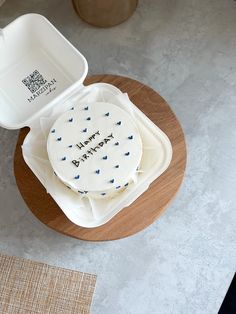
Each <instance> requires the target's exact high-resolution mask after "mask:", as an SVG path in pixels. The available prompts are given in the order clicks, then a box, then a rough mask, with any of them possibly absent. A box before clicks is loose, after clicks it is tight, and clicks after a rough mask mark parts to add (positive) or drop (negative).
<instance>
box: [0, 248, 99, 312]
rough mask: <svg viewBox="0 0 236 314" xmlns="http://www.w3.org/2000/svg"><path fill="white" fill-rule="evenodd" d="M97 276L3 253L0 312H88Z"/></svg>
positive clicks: (1, 261) (0, 264)
mask: <svg viewBox="0 0 236 314" xmlns="http://www.w3.org/2000/svg"><path fill="white" fill-rule="evenodd" d="M95 283H96V275H92V274H87V273H82V272H78V271H73V270H69V269H64V268H59V267H54V266H49V265H47V264H43V263H38V262H33V261H29V260H25V259H21V258H16V257H11V256H6V255H2V254H0V313H1V314H10V313H11V314H13V313H20V314H23V313H24V314H26V313H27V314H28V313H43V314H47V313H56V314H57V313H63V314H67V313H68V314H71V313H76V314H80V313H82V314H86V313H89V310H90V305H91V302H92V297H93V293H94V288H95Z"/></svg>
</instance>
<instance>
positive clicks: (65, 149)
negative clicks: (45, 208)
mask: <svg viewBox="0 0 236 314" xmlns="http://www.w3.org/2000/svg"><path fill="white" fill-rule="evenodd" d="M47 151H48V156H49V160H50V163H51V165H52V168H53V170H54V174H55V175H56V176H57V177H58V178H59V179H60V180H61V181H62V182H63V183H64V184H65V185H66V186H67V187H68V188H70V189H72V190H73V191H75V192H77V193H79V194H80V195H81V196H87V197H93V198H101V197H111V196H114V195H116V193H119V192H121V191H123V190H124V189H126V188H127V187H128V186H129V185H130V184H132V183H133V182H135V178H136V175H137V171H138V169H139V167H140V162H141V158H142V140H141V137H140V134H139V130H138V127H137V126H136V124H135V122H134V120H133V119H132V117H131V116H130V115H129V114H128V113H127V112H126V111H125V110H123V109H121V108H120V107H118V106H116V105H114V104H111V103H105V102H94V103H86V104H79V105H77V106H75V107H72V108H71V109H70V110H68V111H67V112H65V113H63V114H62V115H61V116H60V117H59V118H58V119H57V120H56V121H55V123H54V124H53V126H52V128H51V130H50V132H49V135H48V140H47Z"/></svg>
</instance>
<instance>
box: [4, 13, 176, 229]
mask: <svg viewBox="0 0 236 314" xmlns="http://www.w3.org/2000/svg"><path fill="white" fill-rule="evenodd" d="M87 71H88V65H87V61H86V59H85V58H84V57H83V56H82V55H81V53H80V52H79V51H78V50H77V49H76V48H75V47H74V46H72V45H71V44H70V42H69V41H68V40H66V39H65V38H64V37H63V36H62V35H61V34H60V32H59V31H57V30H56V28H55V27H54V26H53V25H52V24H51V23H50V22H49V21H48V20H47V19H46V18H44V17H43V16H41V15H38V14H27V15H23V16H21V17H19V18H17V19H16V20H15V21H13V22H12V23H10V24H9V25H7V26H6V27H5V28H4V29H2V32H1V33H0V126H2V127H4V128H7V129H20V128H22V127H26V126H28V127H30V132H29V133H28V135H27V136H26V138H25V140H24V144H23V146H22V150H23V157H24V160H25V162H26V163H27V164H28V166H29V167H30V168H31V170H32V171H33V173H34V174H35V175H36V176H37V178H38V179H39V180H40V182H41V183H42V184H43V185H44V186H45V188H46V190H47V192H48V193H50V194H51V196H52V197H53V198H54V200H55V201H56V203H57V204H58V205H59V207H60V208H61V209H62V211H63V212H64V213H65V215H66V216H67V217H68V218H69V219H70V220H71V221H72V222H73V223H75V224H77V225H80V226H83V227H88V228H92V227H96V226H99V225H102V224H104V223H106V222H107V221H109V220H110V219H111V218H112V217H113V216H114V215H116V214H117V213H118V212H119V211H120V210H122V209H123V208H124V207H127V206H129V205H130V204H131V203H132V202H133V201H134V200H135V199H137V198H138V197H139V196H140V195H141V194H142V193H143V192H144V191H145V190H147V189H148V187H149V185H150V184H151V183H152V182H153V181H154V180H155V179H156V178H157V177H159V176H160V175H161V174H162V173H163V172H164V171H165V170H166V169H167V168H168V166H169V164H170V161H171V158H172V147H171V143H170V141H169V139H168V137H167V136H166V135H165V134H164V133H163V132H162V131H161V130H160V129H159V128H158V127H157V126H156V125H155V124H154V123H153V122H152V121H150V120H149V119H148V118H147V117H146V116H145V115H144V114H143V113H142V112H141V111H140V110H139V109H138V108H137V107H136V106H135V105H134V104H132V103H131V102H130V100H129V99H128V96H127V95H125V94H123V93H122V92H121V91H120V90H119V89H117V88H116V87H114V86H112V85H110V84H103V83H98V84H92V85H90V86H88V87H85V86H84V85H83V81H84V79H85V77H86V75H87ZM37 84H40V88H39V86H38V85H37ZM83 101H103V102H104V101H105V102H109V103H113V104H115V105H117V106H120V107H121V108H122V109H124V110H126V111H127V112H129V114H130V115H132V117H133V119H134V120H135V122H136V124H137V126H138V128H139V130H140V134H141V137H142V141H143V147H144V151H143V158H142V162H141V169H140V173H139V175H138V180H137V182H136V184H132V185H131V186H130V187H128V188H127V189H126V190H125V191H123V192H121V193H119V194H118V195H117V196H116V197H114V198H111V199H108V198H107V199H106V200H93V199H88V198H81V197H80V196H78V195H77V194H76V193H75V192H73V191H70V190H68V189H67V188H66V186H65V185H64V184H62V183H61V182H60V181H59V180H58V179H57V178H56V177H55V176H54V175H53V170H52V168H51V166H50V163H49V161H48V157H47V152H46V146H45V143H46V138H47V132H48V130H49V129H50V127H51V125H52V123H53V122H54V121H55V119H56V118H57V117H58V116H59V115H60V114H61V113H63V112H64V111H65V110H68V109H69V108H70V107H71V106H72V105H76V103H79V102H83ZM149 151H151V152H152V153H150V152H149Z"/></svg>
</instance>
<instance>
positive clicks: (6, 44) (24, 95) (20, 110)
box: [0, 14, 88, 129]
mask: <svg viewBox="0 0 236 314" xmlns="http://www.w3.org/2000/svg"><path fill="white" fill-rule="evenodd" d="M87 72H88V65H87V61H86V59H85V58H84V56H83V55H82V54H81V53H80V52H79V51H78V50H77V49H76V48H75V47H74V46H72V45H71V43H70V42H69V41H68V40H67V39H65V37H64V36H62V35H61V33H60V32H59V31H58V30H57V29H56V28H55V27H54V26H53V25H52V24H51V23H50V22H49V21H48V20H47V19H46V18H45V17H43V16H41V15H39V14H26V15H22V16H21V17H19V18H17V19H16V20H15V21H13V22H12V23H10V24H9V25H7V26H6V27H5V28H4V29H2V32H1V33H0V126H2V127H4V128H7V129H19V128H21V127H24V126H29V125H31V123H32V122H33V121H34V119H36V118H37V117H39V116H40V115H41V114H42V112H43V111H44V110H45V109H48V108H49V107H51V106H53V105H54V104H55V103H56V102H58V101H59V100H60V99H64V98H65V97H66V96H68V95H69V94H70V93H72V92H73V91H74V90H76V89H79V88H81V87H82V86H83V85H82V83H83V81H84V79H85V77H86V75H87Z"/></svg>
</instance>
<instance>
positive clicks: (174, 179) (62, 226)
mask: <svg viewBox="0 0 236 314" xmlns="http://www.w3.org/2000/svg"><path fill="white" fill-rule="evenodd" d="M96 82H105V83H110V84H113V85H114V86H116V87H118V88H119V89H121V90H122V91H123V92H127V93H128V94H129V97H130V99H131V101H132V102H133V103H134V104H135V105H136V106H137V107H138V108H139V109H140V110H142V111H143V112H144V113H145V114H146V115H147V116H148V117H149V118H150V119H151V120H152V121H153V122H154V123H155V124H156V125H158V126H159V127H160V128H161V129H162V130H163V131H164V132H165V133H166V134H167V136H168V137H169V139H170V141H171V143H172V147H173V158H172V161H171V164H170V166H169V168H168V169H167V170H166V171H165V172H164V173H163V174H162V175H161V176H160V177H159V178H158V179H157V180H155V181H154V182H153V183H152V184H151V186H150V187H149V189H148V190H147V191H146V192H145V193H144V194H142V195H141V196H140V197H139V198H138V199H137V200H136V201H135V202H134V203H132V204H131V205H130V206H129V207H126V208H124V209H123V210H122V211H121V212H120V213H119V214H117V215H116V216H115V217H114V218H113V219H112V220H110V221H109V222H107V223H106V224H105V225H103V226H100V227H96V228H92V229H90V228H82V227H79V226H77V225H75V224H73V223H72V222H71V221H70V220H68V219H67V217H66V216H65V215H64V214H63V212H62V211H61V210H60V208H59V207H58V205H57V204H56V203H55V202H54V200H53V199H52V198H51V196H50V195H49V194H47V193H46V190H45V188H44V187H43V186H42V185H41V183H40V182H39V181H38V179H37V178H36V176H35V175H34V174H33V173H32V172H31V170H30V169H29V168H28V166H27V165H26V164H25V162H24V160H23V157H22V151H21V145H22V143H23V141H24V138H25V136H26V134H27V133H28V131H29V129H28V128H24V129H22V130H21V131H20V134H19V138H18V142H17V145H16V149H15V156H14V171H15V177H16V182H17V185H18V188H19V190H20V192H21V195H22V197H23V199H24V200H25V202H26V204H27V206H28V207H29V209H30V210H31V211H32V213H33V214H34V215H35V216H36V217H37V218H38V219H39V220H40V221H41V222H43V223H44V224H45V225H47V226H48V227H50V228H53V229H54V230H56V231H58V232H60V233H63V234H66V235H69V236H72V237H75V238H78V239H83V240H89V241H106V240H115V239H121V238H124V237H127V236H130V235H133V234H135V233H137V232H139V231H141V230H143V229H144V228H146V227H148V226H149V225H150V224H152V223H153V222H154V221H155V220H156V219H157V218H158V217H159V216H160V215H161V214H162V213H163V212H164V210H165V209H166V207H167V206H168V205H169V203H170V202H171V201H172V200H173V198H174V197H175V195H176V193H177V191H178V189H179V187H180V185H181V182H182V180H183V176H184V171H185V166H186V145H185V139H184V134H183V131H182V128H181V126H180V124H179V122H178V120H177V118H176V117H175V115H174V113H173V112H172V110H171V109H170V107H169V105H168V104H167V103H166V101H165V100H164V99H163V98H162V97H161V96H160V95H159V94H158V93H157V92H155V91H154V90H153V89H151V88H150V87H148V86H146V85H144V84H142V83H140V82H138V81H135V80H133V79H130V78H126V77H121V76H115V75H94V76H91V77H89V78H87V79H86V82H85V84H86V85H88V84H92V83H96Z"/></svg>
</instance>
